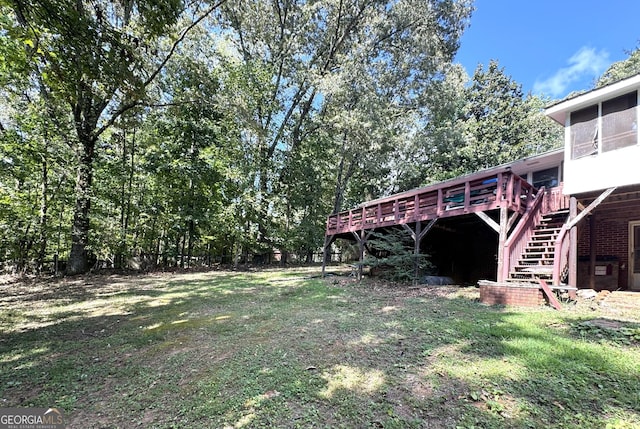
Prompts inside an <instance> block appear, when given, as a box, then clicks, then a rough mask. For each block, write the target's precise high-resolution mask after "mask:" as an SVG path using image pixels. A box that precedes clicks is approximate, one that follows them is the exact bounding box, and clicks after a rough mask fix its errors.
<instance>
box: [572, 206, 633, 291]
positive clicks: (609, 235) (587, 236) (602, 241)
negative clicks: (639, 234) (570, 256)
mask: <svg viewBox="0 0 640 429" xmlns="http://www.w3.org/2000/svg"><path fill="white" fill-rule="evenodd" d="M594 214H595V216H596V227H595V234H596V243H595V246H596V256H598V257H603V256H612V257H615V258H617V259H618V261H619V264H618V267H619V268H618V287H619V288H621V289H626V288H627V284H628V280H629V271H628V265H629V222H630V221H634V220H640V201H637V202H635V203H629V202H627V203H626V204H624V206H623V207H619V208H616V207H615V206H611V207H607V206H605V207H604V208H596V209H595V210H594ZM590 240H591V228H590V222H589V220H584V221H583V222H581V224H580V226H579V227H578V258H581V259H585V258H588V257H589V256H590V252H589V243H590ZM579 286H580V285H579Z"/></svg>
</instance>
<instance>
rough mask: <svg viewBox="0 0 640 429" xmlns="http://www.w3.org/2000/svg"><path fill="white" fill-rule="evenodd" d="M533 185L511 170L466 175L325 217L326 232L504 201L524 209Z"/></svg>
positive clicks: (495, 205)
mask: <svg viewBox="0 0 640 429" xmlns="http://www.w3.org/2000/svg"><path fill="white" fill-rule="evenodd" d="M534 192H535V188H533V186H532V185H531V184H529V183H528V182H527V181H526V180H525V179H523V178H522V177H520V176H518V175H516V174H514V173H512V172H511V171H500V172H493V173H491V174H487V175H479V174H475V175H470V176H467V177H465V178H459V179H455V180H452V181H448V182H441V183H438V184H435V185H429V186H427V187H424V188H420V189H414V190H411V191H408V192H404V193H401V194H396V195H392V196H390V197H386V198H381V199H377V200H373V201H369V202H366V203H364V204H362V205H360V206H358V207H355V208H353V209H351V210H346V211H342V212H340V213H335V214H332V215H330V216H329V217H328V218H327V224H326V227H327V229H326V234H327V235H335V234H341V233H347V232H352V231H358V230H361V229H372V228H379V227H384V226H391V225H398V224H402V223H409V222H415V221H425V220H429V219H434V218H437V217H448V216H457V215H461V214H466V213H471V212H476V211H486V210H493V209H496V208H498V207H499V206H500V205H501V204H503V203H504V202H506V204H507V205H508V207H509V209H511V210H513V211H519V212H521V213H522V212H526V210H528V208H529V207H530V205H531V203H532V200H533V197H534Z"/></svg>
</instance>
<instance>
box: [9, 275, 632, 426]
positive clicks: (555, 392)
mask: <svg viewBox="0 0 640 429" xmlns="http://www.w3.org/2000/svg"><path fill="white" fill-rule="evenodd" d="M317 274H318V270H317V269H299V270H284V271H283V270H266V271H260V272H253V273H235V272H210V273H190V274H161V275H160V274H158V275H145V276H134V277H121V276H88V277H82V278H71V279H63V280H57V281H52V282H36V283H29V284H27V283H6V284H4V285H0V407H13V406H21V407H27V406H38V407H49V406H57V407H60V408H62V409H64V410H65V414H66V417H67V421H68V423H69V424H68V427H72V428H112V427H121V428H133V427H143V428H151V427H155V428H173V427H175V428H185V427H194V428H275V427H278V428H295V427H301V428H306V427H316V428H457V427H459V428H474V427H475V428H478V427H481V428H515V427H518V428H519V427H531V428H538V427H539V428H547V427H567V428H589V427H593V428H605V427H606V428H633V427H636V428H637V427H640V329H639V326H640V325H639V324H638V322H640V320H638V319H640V315H638V314H635V315H633V314H630V315H629V314H627V315H621V314H610V313H607V312H606V310H605V309H603V308H595V309H591V308H590V306H589V305H586V304H585V305H578V306H576V307H572V308H570V309H567V310H563V311H560V312H558V311H554V310H551V309H548V308H539V309H520V308H501V307H487V306H484V305H482V304H480V303H479V302H477V297H478V290H477V289H475V288H454V287H432V288H426V287H425V288H418V289H415V288H408V287H398V286H389V285H387V286H385V285H383V284H380V283H373V282H366V281H365V282H363V283H360V284H358V283H356V282H354V281H353V280H350V279H348V278H346V277H337V276H336V277H330V278H327V279H325V280H321V279H319V278H316V277H314V276H315V275H317ZM634 317H635V318H636V320H634ZM606 319H616V320H615V321H613V322H611V321H606V323H603V322H602V321H603V320H606ZM594 320H595V321H596V322H593V321H594Z"/></svg>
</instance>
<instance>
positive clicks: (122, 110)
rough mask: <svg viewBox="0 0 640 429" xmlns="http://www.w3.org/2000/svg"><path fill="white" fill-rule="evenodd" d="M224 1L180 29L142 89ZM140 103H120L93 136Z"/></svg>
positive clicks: (99, 133)
mask: <svg viewBox="0 0 640 429" xmlns="http://www.w3.org/2000/svg"><path fill="white" fill-rule="evenodd" d="M226 1H227V0H220V1H218V2H217V3H215V4H214V5H213V6H211V7H210V8H209V9H207V10H206V11H205V12H204V13H203V14H202V15H200V16H199V17H198V18H197V19H196V20H195V21H193V22H192V23H191V24H189V26H188V27H187V28H185V29H184V30H182V33H181V34H180V36H179V37H178V38H177V39H176V40H175V41H174V42H173V44H172V45H171V49H169V53H168V54H167V55H166V57H164V59H163V60H162V61H161V62H160V64H159V65H158V67H157V68H156V69H155V70H154V71H153V72H152V73H151V74H150V75H149V77H148V78H147V80H146V81H144V82H143V83H142V89H143V90H145V89H146V88H147V87H148V86H149V85H150V84H151V83H152V82H153V81H154V80H155V78H156V77H157V76H158V75H159V74H160V72H161V71H162V70H163V69H164V67H165V66H166V65H167V63H168V62H169V60H170V59H171V58H172V57H173V55H174V54H175V52H176V50H177V49H178V46H180V44H181V43H182V42H183V41H184V39H185V38H186V37H187V34H189V32H191V30H193V29H194V28H195V27H197V26H198V25H199V24H200V22H202V21H203V20H204V19H205V18H206V17H207V16H209V15H211V13H212V12H213V11H214V10H216V9H217V8H219V7H220V6H222V5H223V4H224V3H225V2H226ZM142 104H143V103H142V102H141V101H140V100H131V101H129V102H127V103H123V104H121V105H120V107H118V109H116V111H115V112H113V114H112V115H111V117H110V118H109V120H107V122H105V123H104V124H103V125H102V126H101V127H100V128H99V129H98V130H97V131H96V132H95V133H94V135H93V138H96V139H97V138H98V137H99V136H100V135H101V134H102V133H103V132H105V131H106V130H107V129H108V128H109V127H110V126H112V125H113V124H114V123H115V122H116V120H117V119H118V118H119V117H120V116H121V115H122V114H123V113H125V112H127V111H128V110H131V109H133V108H134V107H136V106H140V105H142Z"/></svg>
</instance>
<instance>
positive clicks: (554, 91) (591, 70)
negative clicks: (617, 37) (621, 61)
mask: <svg viewBox="0 0 640 429" xmlns="http://www.w3.org/2000/svg"><path fill="white" fill-rule="evenodd" d="M567 63H568V64H569V66H568V67H563V68H561V69H559V70H558V71H557V72H556V73H555V74H554V75H553V76H551V77H550V78H548V79H546V80H543V81H539V80H536V82H535V83H534V84H533V92H534V93H536V94H546V95H549V96H551V97H560V96H564V95H566V91H567V88H568V87H569V86H570V85H571V84H572V83H575V82H579V81H581V80H584V79H594V78H597V77H598V76H600V75H601V74H602V73H603V72H604V71H605V69H606V68H607V67H608V66H609V64H610V63H611V62H610V61H609V52H607V51H605V50H600V51H596V50H595V49H594V48H588V47H586V46H583V47H582V48H580V49H579V50H578V52H576V53H575V54H573V55H572V56H571V58H569V59H568V60H567ZM581 89H588V88H581Z"/></svg>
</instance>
